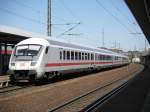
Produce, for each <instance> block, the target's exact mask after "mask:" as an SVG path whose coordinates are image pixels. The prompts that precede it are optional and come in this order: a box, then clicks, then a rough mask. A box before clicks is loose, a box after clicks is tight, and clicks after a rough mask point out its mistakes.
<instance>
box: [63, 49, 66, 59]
mask: <svg viewBox="0 0 150 112" xmlns="http://www.w3.org/2000/svg"><path fill="white" fill-rule="evenodd" d="M63 59H64V60H65V59H66V51H63Z"/></svg>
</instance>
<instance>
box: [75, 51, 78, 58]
mask: <svg viewBox="0 0 150 112" xmlns="http://www.w3.org/2000/svg"><path fill="white" fill-rule="evenodd" d="M77 59H78V52H75V60H77Z"/></svg>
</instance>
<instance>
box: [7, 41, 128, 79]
mask: <svg viewBox="0 0 150 112" xmlns="http://www.w3.org/2000/svg"><path fill="white" fill-rule="evenodd" d="M128 62H129V61H128V57H127V56H124V55H121V54H117V53H114V52H111V51H108V50H102V49H98V48H90V47H86V46H81V45H77V44H70V43H66V42H61V41H57V40H53V39H51V40H49V39H42V38H29V39H26V40H23V41H21V42H19V43H18V44H17V45H16V46H15V48H14V50H13V52H12V55H11V58H10V62H9V69H10V71H11V76H12V77H13V79H15V80H16V81H32V80H38V79H41V78H52V77H53V76H55V75H60V74H63V73H70V72H77V71H84V70H89V69H101V68H104V67H110V66H111V67H112V66H120V65H123V64H128Z"/></svg>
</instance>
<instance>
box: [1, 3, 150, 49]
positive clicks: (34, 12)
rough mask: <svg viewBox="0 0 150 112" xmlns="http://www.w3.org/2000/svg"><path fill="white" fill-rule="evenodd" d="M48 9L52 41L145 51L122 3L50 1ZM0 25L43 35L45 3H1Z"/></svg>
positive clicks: (134, 22)
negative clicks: (58, 40)
mask: <svg viewBox="0 0 150 112" xmlns="http://www.w3.org/2000/svg"><path fill="white" fill-rule="evenodd" d="M51 9H52V11H51V13H52V16H51V17H52V36H53V37H54V38H57V39H60V40H66V41H67V42H71V43H80V44H83V45H86V46H92V47H102V46H103V47H107V48H119V49H122V50H124V51H129V50H140V51H141V50H144V48H145V36H144V35H143V32H142V31H141V29H140V27H139V25H138V23H137V22H136V20H135V19H134V17H133V15H132V13H131V12H130V10H129V9H128V7H127V6H126V4H125V3H124V1H123V0H51ZM78 23H80V24H78ZM0 25H6V26H11V27H16V28H19V29H23V30H26V31H30V32H36V33H39V34H43V35H47V0H1V1H0ZM73 27H74V28H73ZM70 28H73V29H72V30H70V31H69V32H66V31H68V30H69V29H70ZM64 32H66V33H64ZM70 34H71V35H70ZM103 37H104V44H103ZM146 45H147V47H149V45H148V42H147V41H146Z"/></svg>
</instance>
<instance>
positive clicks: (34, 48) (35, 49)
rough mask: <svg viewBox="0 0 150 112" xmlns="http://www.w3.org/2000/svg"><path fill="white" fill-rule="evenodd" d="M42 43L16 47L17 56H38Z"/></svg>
mask: <svg viewBox="0 0 150 112" xmlns="http://www.w3.org/2000/svg"><path fill="white" fill-rule="evenodd" d="M40 49H41V45H30V44H29V45H19V46H17V47H16V50H15V54H14V55H15V56H37V55H38V53H39V51H40Z"/></svg>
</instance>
